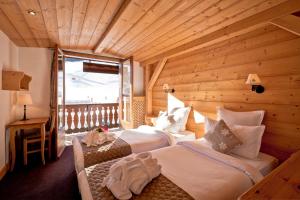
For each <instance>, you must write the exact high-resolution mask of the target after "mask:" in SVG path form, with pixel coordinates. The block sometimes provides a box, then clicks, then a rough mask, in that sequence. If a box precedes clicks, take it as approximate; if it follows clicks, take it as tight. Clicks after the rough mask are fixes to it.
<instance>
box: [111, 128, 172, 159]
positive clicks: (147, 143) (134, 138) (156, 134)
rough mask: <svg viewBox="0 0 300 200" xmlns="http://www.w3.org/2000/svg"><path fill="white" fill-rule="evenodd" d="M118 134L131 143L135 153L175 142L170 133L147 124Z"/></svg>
mask: <svg viewBox="0 0 300 200" xmlns="http://www.w3.org/2000/svg"><path fill="white" fill-rule="evenodd" d="M117 136H118V137H120V138H121V139H123V140H124V141H125V142H127V143H128V144H130V146H131V150H132V152H133V153H140V152H144V151H151V150H153V149H158V148H162V147H166V146H169V145H171V144H173V143H174V141H173V140H174V139H173V138H172V136H171V135H170V134H169V133H167V132H164V131H161V130H159V129H157V128H155V127H152V126H146V125H143V126H140V127H138V128H136V129H128V130H124V131H121V132H119V133H118V134H117Z"/></svg>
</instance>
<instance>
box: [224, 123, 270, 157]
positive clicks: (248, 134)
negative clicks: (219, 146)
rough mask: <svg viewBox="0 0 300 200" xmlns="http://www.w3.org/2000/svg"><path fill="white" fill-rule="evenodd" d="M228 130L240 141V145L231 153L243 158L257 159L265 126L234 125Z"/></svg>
mask: <svg viewBox="0 0 300 200" xmlns="http://www.w3.org/2000/svg"><path fill="white" fill-rule="evenodd" d="M230 130H231V131H232V132H233V133H234V134H235V135H236V137H238V138H239V140H240V141H242V144H241V145H239V146H236V147H235V148H234V149H232V150H231V152H232V153H234V154H236V155H239V156H243V157H245V158H250V159H255V158H257V156H258V153H259V150H260V146H261V139H262V136H263V134H264V131H265V126H264V125H262V126H239V125H234V126H231V127H230Z"/></svg>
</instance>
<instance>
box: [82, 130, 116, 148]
mask: <svg viewBox="0 0 300 200" xmlns="http://www.w3.org/2000/svg"><path fill="white" fill-rule="evenodd" d="M114 139H115V138H114V134H113V133H104V132H98V131H97V130H92V131H90V132H88V133H87V134H86V135H85V136H84V138H83V139H82V140H81V141H82V142H83V143H85V144H86V145H87V146H88V147H90V146H98V145H101V144H103V143H105V142H108V141H112V140H114Z"/></svg>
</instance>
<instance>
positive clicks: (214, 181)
mask: <svg viewBox="0 0 300 200" xmlns="http://www.w3.org/2000/svg"><path fill="white" fill-rule="evenodd" d="M152 155H153V157H154V158H157V159H158V163H159V164H160V165H161V166H162V174H163V175H164V176H166V177H167V178H168V179H170V180H171V181H172V182H174V183H175V184H176V185H178V186H179V187H180V188H182V189H183V190H185V191H186V192H187V193H189V194H190V195H191V196H192V197H193V198H195V199H208V200H214V199H216V200H219V199H230V200H232V199H236V198H237V197H238V196H239V195H241V194H242V193H243V192H245V191H246V190H247V189H249V188H250V187H251V186H252V185H253V184H254V183H256V182H258V181H260V180H261V179H262V178H263V176H262V175H261V173H260V172H259V170H257V169H255V168H253V167H252V166H250V165H248V164H247V163H245V162H243V161H241V160H240V159H237V158H234V157H232V156H229V155H226V154H222V153H219V152H216V151H214V150H212V149H209V148H207V147H205V146H203V145H201V143H199V142H197V141H195V142H180V143H178V144H177V145H175V146H171V147H166V148H163V149H159V150H154V151H152Z"/></svg>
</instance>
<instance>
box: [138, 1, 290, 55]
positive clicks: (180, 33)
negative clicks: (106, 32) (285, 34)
mask: <svg viewBox="0 0 300 200" xmlns="http://www.w3.org/2000/svg"><path fill="white" fill-rule="evenodd" d="M284 1H285V0H280V1H274V0H270V1H264V0H257V1H251V2H249V1H248V0H242V1H237V2H234V3H233V4H230V5H228V7H221V8H219V9H216V11H215V12H214V13H212V14H211V16H210V17H208V18H204V20H195V21H196V23H191V24H189V23H186V24H185V25H186V27H185V29H183V27H178V28H176V29H175V30H172V32H171V33H169V34H168V37H164V38H160V39H157V40H156V41H155V42H153V43H152V44H151V45H148V46H147V47H146V48H144V49H143V50H141V52H138V55H136V56H135V57H137V59H140V60H144V59H146V58H147V57H151V56H153V55H154V54H159V53H161V52H164V51H167V50H170V49H172V48H175V47H176V46H179V45H182V44H185V43H188V42H190V41H193V40H195V39H197V38H199V37H201V36H203V35H206V34H209V33H211V32H213V31H216V30H218V29H220V28H224V27H226V26H229V25H231V24H233V23H235V22H237V21H240V20H242V19H245V18H247V17H249V16H252V15H254V14H255V13H259V12H262V11H264V10H266V9H268V8H271V7H273V6H276V5H278V4H279V3H282V2H284ZM222 2H223V1H222ZM205 16H207V15H205Z"/></svg>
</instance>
